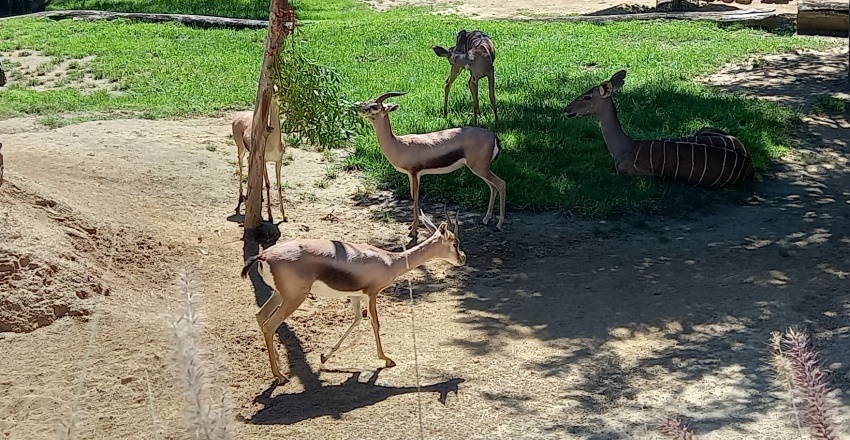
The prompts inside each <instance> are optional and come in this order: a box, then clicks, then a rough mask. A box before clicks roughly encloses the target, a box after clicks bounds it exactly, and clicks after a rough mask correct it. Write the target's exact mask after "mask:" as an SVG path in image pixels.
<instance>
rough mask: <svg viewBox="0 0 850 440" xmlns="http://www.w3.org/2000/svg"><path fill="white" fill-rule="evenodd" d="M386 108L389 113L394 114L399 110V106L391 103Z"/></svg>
mask: <svg viewBox="0 0 850 440" xmlns="http://www.w3.org/2000/svg"><path fill="white" fill-rule="evenodd" d="M384 108H385V109H387V113H389V112H394V111H396V110H398V104H396V103H394V102H391V103H389V104H384Z"/></svg>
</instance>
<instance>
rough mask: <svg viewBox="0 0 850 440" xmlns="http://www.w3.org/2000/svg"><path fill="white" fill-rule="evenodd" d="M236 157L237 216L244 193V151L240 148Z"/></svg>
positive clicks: (243, 199)
mask: <svg viewBox="0 0 850 440" xmlns="http://www.w3.org/2000/svg"><path fill="white" fill-rule="evenodd" d="M236 156H237V157H236V159H237V162H238V164H239V200H237V201H236V215H239V208H241V207H242V202H243V201H245V193H244V192H243V191H242V159H243V158H244V156H245V150H244V149H243V148H241V147H240V148H239V151H238V152H237V153H236Z"/></svg>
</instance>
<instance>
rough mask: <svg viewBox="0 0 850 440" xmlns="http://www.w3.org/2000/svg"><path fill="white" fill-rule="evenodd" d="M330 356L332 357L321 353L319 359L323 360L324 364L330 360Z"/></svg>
mask: <svg viewBox="0 0 850 440" xmlns="http://www.w3.org/2000/svg"><path fill="white" fill-rule="evenodd" d="M329 358H330V356H325V355H321V356H319V361H321V363H323V364H324V363H325V362H327V361H328V359H329Z"/></svg>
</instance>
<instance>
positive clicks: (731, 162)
mask: <svg viewBox="0 0 850 440" xmlns="http://www.w3.org/2000/svg"><path fill="white" fill-rule="evenodd" d="M625 77H626V72H625V71H624V70H621V71H619V72H617V73H615V74H614V76H612V77H611V79H610V80H608V81H605V82H603V83H602V84H600V85H598V86H595V87H593V88H591V89H590V90H588V91H587V92H585V93H583V94H581V95H579V96H578V97H577V98H576V99H574V100H573V102H571V103H570V104H569V105H568V106H567V107H566V108H565V109H564V114H565V115H566V116H567V117H569V118H572V117H575V116H589V115H595V116H596V117H598V118H599V121H600V123H601V125H602V136H603V138H604V139H605V143H606V145H607V146H608V151H609V152H610V153H611V156H612V157H613V158H614V165H615V167H616V169H617V172H618V173H623V174H626V175H628V176H635V177H650V176H654V177H657V178H661V179H670V180H677V181H683V182H688V183H692V184H694V185H702V186H707V187H725V186H731V185H736V184H740V183H742V182H744V181H746V180H748V179H750V178H751V177H753V175H754V174H755V171H754V169H753V162H752V158H751V157H750V153H749V151H747V149H746V147H744V144H743V143H742V142H741V141H740V140H739V139H738V138H736V137H735V136H732V135H731V134H729V133H726V132H724V131H722V130H720V129H717V128H714V127H703V128H701V129H699V130H697V132H696V133H694V134H693V135H691V136H686V137H678V138H670V139H653V140H633V139H631V138H629V137H628V136H627V135H626V134H625V132H624V131H623V128H622V126H621V125H620V121H619V119H618V118H617V111H616V108H615V107H614V101H613V100H612V98H611V95H612V94H613V92H615V91H617V90H619V89H620V87H622V86H623V83H624V82H625V81H624V80H625Z"/></svg>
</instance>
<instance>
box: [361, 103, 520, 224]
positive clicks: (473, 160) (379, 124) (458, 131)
mask: <svg viewBox="0 0 850 440" xmlns="http://www.w3.org/2000/svg"><path fill="white" fill-rule="evenodd" d="M405 94H407V92H389V93H384V94H383V95H381V96H379V97H377V98H375V99H373V100H371V101H369V102H366V103H365V104H362V105H361V106H360V109H359V112H360V115H361V116H363V117H365V118H368V119H369V120H370V121H372V125H373V126H374V127H375V135H376V136H377V138H378V144H379V145H380V146H381V151H382V152H383V153H384V156H386V157H387V160H389V161H390V164H392V166H393V167H395V169H397V170H398V171H400V172H402V173H404V174H407V177H408V178H409V179H410V196H411V197H412V198H413V224H412V225H411V226H410V236H411V237H414V238H415V237H416V229H417V227H418V226H419V179H420V178H421V177H422V175H424V174H447V173H450V172H452V171H454V170H457V169H458V168H460V167H462V166H464V165H466V166H467V167H468V168H469V170H470V171H472V172H473V173H474V174H475V175H476V176H478V177H480V178H481V179H482V180H484V182H485V183H487V186H488V187H489V188H490V203H489V206H488V207H487V214H486V215H485V216H484V220H483V223H484V224H485V225H486V224H487V223H488V222H489V221H490V218H491V217H492V215H493V204H494V203H495V201H496V191H497V190H498V191H499V223H498V224H497V225H496V228H498V229H499V230H500V231H501V230H502V225H503V224H504V223H505V181H504V180H502V179H500V178H499V177H498V176H496V175H495V174H493V171H491V170H490V165H491V164H492V163H493V161H495V160H496V158H498V157H499V152H500V151H501V144H500V141H499V137H498V136H496V133H493V132H492V131H490V130H487V129H484V128H479V127H469V126H467V127H461V128H449V129H447V130H440V131H435V132H432V133H423V134H407V135H403V136H396V135H395V134H394V133H393V129H392V126H391V125H390V116H389V113H390V112H392V111H396V110H398V104H394V103H390V104H384V100H385V99H387V98H389V97H393V96H403V95H405Z"/></svg>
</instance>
